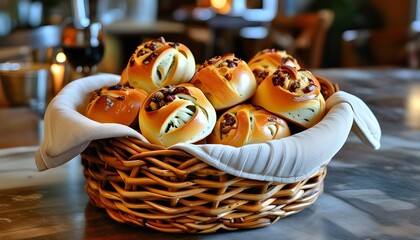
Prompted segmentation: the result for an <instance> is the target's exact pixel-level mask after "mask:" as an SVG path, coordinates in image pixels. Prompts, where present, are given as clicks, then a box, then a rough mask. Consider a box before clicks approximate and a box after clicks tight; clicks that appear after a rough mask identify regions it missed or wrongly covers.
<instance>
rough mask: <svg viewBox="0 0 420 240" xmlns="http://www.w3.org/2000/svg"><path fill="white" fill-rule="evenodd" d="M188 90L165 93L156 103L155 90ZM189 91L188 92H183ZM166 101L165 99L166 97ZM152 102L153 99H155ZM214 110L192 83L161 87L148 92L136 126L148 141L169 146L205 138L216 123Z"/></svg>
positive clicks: (156, 93)
mask: <svg viewBox="0 0 420 240" xmlns="http://www.w3.org/2000/svg"><path fill="white" fill-rule="evenodd" d="M181 87H184V88H186V89H188V90H187V91H182V92H180V93H175V94H172V95H171V94H168V95H171V96H170V97H167V95H166V96H165V97H163V98H162V101H163V103H157V101H155V100H154V99H156V98H157V97H156V96H157V95H158V94H159V93H158V92H162V91H163V90H162V89H167V88H181ZM185 92H188V93H185ZM168 98H169V99H171V100H169V102H165V101H166V100H167V99H168ZM154 101H155V102H154ZM216 118H217V116H216V110H215V109H214V107H213V106H212V105H211V103H210V102H209V101H208V100H207V98H206V97H205V96H204V94H203V93H202V92H201V90H200V89H198V88H196V87H194V86H193V85H191V84H180V85H177V86H168V87H163V88H160V89H158V90H156V91H155V92H153V93H151V94H150V95H149V96H148V97H147V99H146V100H145V103H144V104H143V106H142V107H141V109H140V115H139V125H140V131H141V133H142V134H143V136H144V137H145V138H146V139H148V140H149V141H150V142H151V143H154V144H160V145H162V146H164V147H169V146H171V145H173V144H176V143H178V142H187V143H194V142H197V141H200V140H202V139H204V138H206V137H207V136H208V135H209V134H210V133H211V131H212V130H213V127H214V125H215V123H216Z"/></svg>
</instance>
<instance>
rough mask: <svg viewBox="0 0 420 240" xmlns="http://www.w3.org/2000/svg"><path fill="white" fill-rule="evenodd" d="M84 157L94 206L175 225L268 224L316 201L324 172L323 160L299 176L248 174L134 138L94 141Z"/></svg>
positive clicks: (147, 222) (184, 228) (126, 217)
mask: <svg viewBox="0 0 420 240" xmlns="http://www.w3.org/2000/svg"><path fill="white" fill-rule="evenodd" d="M82 163H83V166H84V172H83V173H84V175H85V176H86V178H87V183H86V186H85V188H86V191H87V193H88V195H89V197H90V201H91V202H92V203H93V204H94V205H95V206H97V207H102V208H105V209H106V211H107V213H108V214H109V216H111V217H112V218H113V219H115V220H116V221H118V222H123V223H131V224H135V225H138V226H142V227H147V228H152V229H155V230H158V231H162V232H172V233H180V232H189V233H209V232H215V231H217V230H219V229H225V230H237V229H249V228H260V227H265V226H268V225H270V224H273V223H275V222H276V221H277V220H279V219H280V218H283V217H286V216H289V215H291V214H294V213H297V212H299V211H301V210H302V209H304V208H306V207H308V206H310V205H311V204H312V203H314V202H315V200H316V199H317V198H318V196H319V195H320V194H321V193H322V191H323V180H324V176H325V174H326V167H325V166H324V167H322V168H321V170H320V171H319V172H317V173H316V174H314V175H313V176H311V177H309V178H308V179H305V180H303V181H299V182H296V183H289V184H285V183H276V182H265V181H257V180H250V179H245V178H240V177H236V176H233V175H230V174H227V173H225V172H223V171H220V170H218V169H216V168H214V167H211V166H209V165H208V164H206V163H204V162H202V161H201V160H199V159H197V158H196V157H194V156H192V155H190V154H188V153H186V152H184V151H180V150H167V149H164V148H162V147H160V146H157V145H152V144H149V143H145V142H142V141H140V140H138V139H135V138H114V139H104V140H97V141H94V142H92V143H91V144H90V145H89V147H88V149H86V151H84V153H83V154H82Z"/></svg>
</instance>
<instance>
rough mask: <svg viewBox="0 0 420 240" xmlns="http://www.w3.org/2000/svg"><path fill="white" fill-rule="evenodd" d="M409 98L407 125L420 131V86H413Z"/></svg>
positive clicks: (407, 103)
mask: <svg viewBox="0 0 420 240" xmlns="http://www.w3.org/2000/svg"><path fill="white" fill-rule="evenodd" d="M407 96H408V98H407V102H406V108H407V109H406V111H407V115H406V123H407V125H408V127H410V128H413V129H420V85H418V84H413V85H412V86H411V87H410V88H409V92H408V95H407Z"/></svg>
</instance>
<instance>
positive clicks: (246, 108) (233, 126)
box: [207, 104, 290, 147]
mask: <svg viewBox="0 0 420 240" xmlns="http://www.w3.org/2000/svg"><path fill="white" fill-rule="evenodd" d="M287 136H290V129H289V126H288V124H287V123H286V121H284V120H283V119H281V118H280V117H278V116H275V115H274V114H272V113H270V112H268V111H266V110H265V109H263V108H260V107H254V106H253V105H251V104H240V105H237V106H235V107H233V108H231V109H229V110H227V111H226V112H225V113H223V115H221V116H220V117H219V119H218V120H217V122H216V125H215V127H214V130H213V132H212V133H211V134H210V135H209V137H208V138H207V141H208V143H217V144H226V145H232V146H235V147H240V146H243V145H246V144H251V143H262V142H266V141H269V140H273V139H280V138H283V137H287Z"/></svg>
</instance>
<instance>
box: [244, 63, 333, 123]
mask: <svg viewBox="0 0 420 240" xmlns="http://www.w3.org/2000/svg"><path fill="white" fill-rule="evenodd" d="M320 90H321V86H320V84H319V82H318V80H317V79H316V78H315V76H314V75H312V73H311V72H309V71H307V70H304V69H300V70H297V69H296V68H293V67H290V66H282V67H280V69H279V70H277V71H275V72H274V73H273V74H272V75H270V76H269V77H267V78H266V79H265V80H264V81H262V82H261V84H260V85H259V86H258V89H257V92H256V94H255V96H254V97H253V100H252V102H253V104H255V105H257V106H261V107H263V108H265V109H266V110H268V111H270V112H272V113H275V114H277V115H279V116H281V117H283V118H284V119H286V120H289V121H291V122H293V123H296V124H297V125H299V126H301V127H304V128H309V127H311V126H313V125H315V124H316V123H318V122H319V121H320V120H321V119H322V118H323V117H324V114H325V100H324V97H323V96H322V94H321V93H320Z"/></svg>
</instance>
